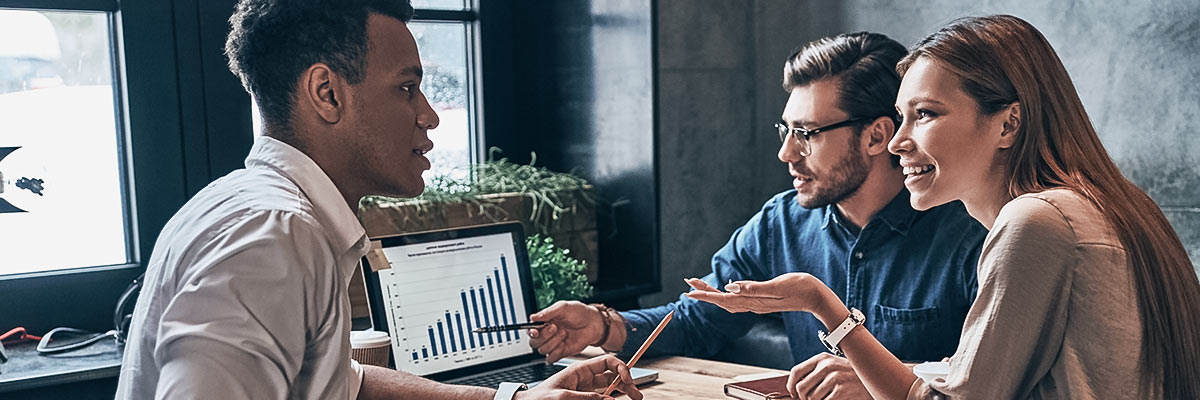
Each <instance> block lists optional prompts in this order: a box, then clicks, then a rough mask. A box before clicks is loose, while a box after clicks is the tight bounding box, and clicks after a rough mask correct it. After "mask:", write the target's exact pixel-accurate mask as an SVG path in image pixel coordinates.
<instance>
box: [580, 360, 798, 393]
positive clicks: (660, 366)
mask: <svg viewBox="0 0 1200 400" xmlns="http://www.w3.org/2000/svg"><path fill="white" fill-rule="evenodd" d="M599 350H600V349H598V348H588V349H587V350H585V351H584V352H583V354H580V357H581V358H586V357H593V356H596V355H599V354H602V353H601V352H600V351H599ZM625 361H628V360H625ZM635 367H638V368H649V369H653V370H657V371H658V380H657V381H654V382H651V383H647V384H644V385H641V386H640V387H639V388H641V390H642V394H643V395H645V396H646V399H714V400H717V399H721V400H727V399H731V397H725V391H724V387H725V384H726V383H729V382H731V381H732V379H733V377H735V376H738V375H747V374H759V373H764V372H778V373H781V374H785V373H787V371H783V370H778V369H771V368H763V367H755V366H750V365H741V364H731V363H727V362H721V361H711V360H702V359H699V358H691V357H680V356H673V357H658V358H645V359H642V360H641V361H639V362H638V364H637V365H635ZM617 398H619V399H628V398H629V397H628V396H624V395H622V396H620V397H617Z"/></svg>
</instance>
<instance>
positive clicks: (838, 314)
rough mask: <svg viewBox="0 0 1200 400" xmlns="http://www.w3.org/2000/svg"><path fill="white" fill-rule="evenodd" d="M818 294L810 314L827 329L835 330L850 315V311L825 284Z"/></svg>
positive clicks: (819, 288)
mask: <svg viewBox="0 0 1200 400" xmlns="http://www.w3.org/2000/svg"><path fill="white" fill-rule="evenodd" d="M818 293H820V295H819V296H818V298H817V301H816V302H814V304H813V309H812V310H811V311H810V312H811V313H812V314H813V316H814V317H817V319H819V320H821V323H823V324H825V329H827V330H833V329H834V328H837V327H838V325H841V324H842V321H844V320H846V317H848V316H849V315H850V309H849V308H847V307H846V304H844V303H842V299H839V298H838V297H837V295H836V294H834V293H833V291H832V290H829V288H828V287H826V286H825V285H824V284H822V285H821V286H820V287H818Z"/></svg>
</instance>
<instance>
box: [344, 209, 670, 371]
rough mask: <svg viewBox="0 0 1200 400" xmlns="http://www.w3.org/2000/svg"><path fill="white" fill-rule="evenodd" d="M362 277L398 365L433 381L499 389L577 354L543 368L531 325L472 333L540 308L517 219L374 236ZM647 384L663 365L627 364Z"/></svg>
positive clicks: (378, 324) (377, 322) (379, 327)
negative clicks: (531, 339)
mask: <svg viewBox="0 0 1200 400" xmlns="http://www.w3.org/2000/svg"><path fill="white" fill-rule="evenodd" d="M375 241H378V243H373V250H372V251H371V253H370V254H368V255H367V256H366V257H364V260H363V277H364V279H365V282H366V286H367V296H368V303H369V304H370V310H371V313H370V314H371V320H372V325H373V326H374V329H375V330H377V331H385V332H388V335H389V336H390V337H391V341H392V352H391V353H392V357H391V360H390V361H391V366H392V367H393V368H395V369H397V370H401V371H405V372H409V373H412V374H414V375H419V376H423V377H426V378H429V379H432V380H435V381H439V382H446V383H452V384H464V385H473V386H483V387H490V388H496V387H498V386H499V385H500V383H501V382H521V383H526V384H530V385H533V384H537V383H540V382H541V381H542V380H545V379H546V378H548V377H549V376H550V375H553V374H554V373H557V372H558V371H561V370H563V369H564V368H566V366H567V365H570V363H572V362H574V360H562V361H559V362H557V363H555V364H552V365H546V364H545V362H544V360H545V357H544V356H542V355H540V354H538V353H537V352H536V351H535V350H533V349H532V348H531V347H530V345H529V336H528V335H527V334H526V330H524V329H521V330H514V331H507V332H496V333H487V334H483V333H473V332H472V330H474V329H475V328H479V327H485V326H494V325H506V324H514V323H520V322H528V321H529V314H532V313H533V312H536V310H537V309H536V306H535V304H536V303H535V301H534V293H533V280H532V275H531V272H530V268H529V257H528V255H527V254H526V248H525V233H524V230H523V229H522V227H521V224H520V223H515V222H513V223H502V224H495V225H484V226H475V227H466V228H454V229H447V230H439V231H430V232H420V233H412V234H403V235H397V236H389V237H383V238H376V239H375ZM630 372H631V373H632V375H633V378H634V382H635V383H638V384H641V383H645V382H650V381H653V380H655V379H658V372H657V371H653V370H648V369H643V368H633V369H632V370H631V371H630Z"/></svg>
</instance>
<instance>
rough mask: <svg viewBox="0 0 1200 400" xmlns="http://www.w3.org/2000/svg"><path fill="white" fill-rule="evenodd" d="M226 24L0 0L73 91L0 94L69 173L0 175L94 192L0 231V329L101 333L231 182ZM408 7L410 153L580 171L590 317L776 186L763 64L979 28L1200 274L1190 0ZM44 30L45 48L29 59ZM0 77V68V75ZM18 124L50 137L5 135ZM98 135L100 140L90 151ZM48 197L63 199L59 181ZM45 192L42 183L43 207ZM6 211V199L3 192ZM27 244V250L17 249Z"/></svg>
mask: <svg viewBox="0 0 1200 400" xmlns="http://www.w3.org/2000/svg"><path fill="white" fill-rule="evenodd" d="M234 3H235V1H234V0H169V1H163V0H157V1H156V0H122V1H117V0H43V1H34V0H0V9H26V10H28V9H41V10H45V11H47V12H46V13H45V14H47V15H49V17H48V18H47V20H48V21H50V25H51V26H52V27H53V29H54V30H53V31H45V30H44V29H45V26H44V24H42V25H39V24H40V23H28V22H24V23H27V24H29V25H20V26H22V27H25V28H22V29H25V30H18V29H14V27H16V26H18V25H17V23H16V22H10V23H7V25H8V26H0V34H2V35H3V36H0V61H3V62H8V61H5V60H2V58H3V57H5V51H9V52H11V53H10V54H18V53H19V52H21V51H26V52H29V51H33V50H22V46H24V45H27V44H30V43H50V44H49V45H46V46H54V43H55V40H56V41H57V43H58V48H57V49H54V50H45V52H46V53H44V54H43V55H40V56H37V57H44V58H45V59H47V60H49V59H51V58H53V59H55V60H70V62H69V63H68V62H66V61H63V62H62V65H67V64H69V65H70V66H71V67H70V68H67V67H63V68H64V69H69V70H70V71H73V72H70V73H67V72H62V73H59V74H58V75H59V76H49V75H47V76H42V77H41V78H45V79H42V80H40V81H39V82H42V84H45V85H47V87H49V89H46V90H48V91H50V92H49V93H53V91H54V90H67V89H70V90H72V91H68V92H66V93H65V94H63V96H65V97H62V98H60V99H59V100H56V99H54V98H52V97H51V98H45V96H43V97H40V98H39V97H37V96H30V95H29V94H28V93H25V94H22V93H21V92H28V91H26V90H23V89H21V88H6V87H4V86H2V85H3V83H2V82H0V90H2V91H4V93H3V94H0V147H2V146H13V145H20V143H18V142H28V143H39V144H40V145H41V146H43V148H53V147H54V146H62V147H71V148H75V149H76V151H78V152H79V154H76V153H69V152H68V153H69V154H68V155H69V157H68V156H67V155H64V154H54V153H53V152H52V151H46V150H37V148H36V146H32V145H28V144H27V145H26V146H28V147H30V148H28V149H24V150H16V151H13V152H12V153H11V154H10V157H9V158H10V159H8V160H4V159H0V171H4V168H6V165H5V164H6V163H24V164H22V165H37V164H38V163H39V162H41V163H44V165H40V166H39V167H42V168H43V169H42V170H39V171H55V170H56V169H57V170H59V171H61V170H64V169H86V170H90V171H92V172H94V173H96V174H100V175H98V176H102V178H97V179H98V180H99V181H102V182H111V185H107V186H104V185H100V186H99V187H92V186H87V190H82V189H80V190H79V191H77V192H72V193H73V194H74V196H75V199H74V201H76V202H80V204H89V205H90V206H94V207H100V208H102V209H101V210H99V211H98V212H95V213H93V212H92V211H87V210H91V209H89V208H86V207H83V206H81V207H80V209H83V210H85V211H87V213H86V214H78V213H77V214H70V215H68V216H66V217H63V218H61V220H60V222H61V224H57V225H50V226H24V225H20V223H19V222H11V221H16V220H14V219H11V218H10V219H9V220H8V221H9V222H6V221H5V217H7V216H9V215H10V214H0V239H2V240H0V328H5V329H6V328H7V327H8V326H9V325H14V326H15V325H21V326H25V327H27V328H28V329H30V330H31V331H42V332H44V331H45V330H48V329H49V328H52V327H57V326H73V327H79V328H84V329H90V330H98V331H103V330H107V329H111V325H112V322H111V315H112V307H113V305H114V304H115V303H116V300H117V297H118V296H119V295H120V294H121V291H122V290H123V289H124V288H125V287H126V285H127V284H128V283H129V282H130V281H131V280H133V279H134V278H135V277H137V276H138V275H139V274H140V273H141V271H142V267H143V264H144V262H145V261H146V260H148V259H149V254H150V250H151V249H152V247H153V243H154V240H155V238H156V235H157V233H158V231H159V230H160V229H161V228H162V226H163V224H164V223H165V222H166V220H167V219H168V218H170V216H171V215H172V214H173V213H174V212H175V211H176V210H177V209H178V208H179V207H180V206H181V205H182V204H183V203H184V202H185V201H186V200H187V199H188V198H190V197H191V196H192V195H194V194H195V193H196V192H197V191H198V190H200V189H201V188H203V187H204V186H205V185H206V184H207V183H208V182H210V181H211V180H213V179H216V178H217V177H220V176H222V175H224V174H226V173H228V172H229V171H231V170H233V169H236V168H239V167H241V165H242V160H243V158H244V157H245V155H246V153H247V152H248V150H249V148H250V144H251V142H252V141H253V137H254V130H255V127H254V121H255V115H254V112H253V111H252V105H251V100H250V98H249V96H248V95H247V94H246V93H245V92H244V91H243V90H242V88H241V86H240V84H239V83H238V81H237V79H236V78H235V77H234V76H233V75H232V74H231V73H229V71H228V69H227V67H226V64H225V58H224V56H223V55H222V53H221V52H222V48H223V45H224V38H225V35H226V34H227V32H228V23H227V19H228V17H229V15H230V13H231V10H232V8H233V4H234ZM414 6H416V7H417V8H418V12H417V15H416V18H415V19H414V21H413V22H412V24H411V26H413V31H414V33H416V36H417V38H418V43H419V45H421V46H422V48H421V52H422V56H423V59H424V60H425V61H426V64H427V69H431V70H438V71H439V74H435V75H436V76H439V77H441V80H440V81H437V80H430V81H428V82H427V85H428V84H435V83H437V82H441V83H440V84H444V85H445V86H441V87H439V88H441V92H438V90H432V92H437V95H436V96H431V97H436V100H438V101H435V107H438V110H439V112H440V113H442V121H443V123H442V127H441V128H439V129H438V130H435V131H432V132H431V138H432V139H433V140H434V142H435V145H436V146H437V147H436V148H435V149H434V153H433V156H434V157H441V158H439V159H435V162H437V163H439V165H440V166H441V167H445V168H451V167H453V166H455V165H457V164H464V163H470V162H478V161H479V160H482V159H483V158H484V157H485V156H486V149H488V148H490V147H492V146H496V147H500V148H503V149H504V151H505V155H507V156H508V157H509V158H510V159H512V160H514V161H518V162H528V161H529V160H530V156H529V153H531V152H536V154H537V162H538V165H542V166H546V167H549V168H551V169H554V170H559V171H570V170H574V171H577V172H578V173H579V174H580V175H582V176H584V177H585V178H587V179H588V180H590V181H591V182H593V183H594V184H595V186H596V188H597V190H598V192H599V193H600V195H601V196H603V197H604V198H605V199H607V200H609V203H606V204H604V206H603V207H601V210H600V214H601V215H602V218H600V220H599V226H600V278H599V280H598V281H597V283H596V286H597V291H596V294H595V299H594V300H596V301H603V302H606V303H609V304H612V305H614V306H616V307H619V308H630V307H639V306H643V307H644V306H653V305H659V304H663V303H665V302H668V301H671V300H673V299H675V298H676V297H677V296H678V295H679V293H681V292H682V291H684V290H685V289H686V286H685V285H684V284H683V282H682V278H685V277H694V276H702V275H704V274H706V273H707V272H708V271H709V269H710V266H709V259H710V257H711V255H712V253H713V252H714V251H716V250H717V249H718V248H720V247H721V246H722V245H724V243H725V242H726V241H727V240H728V239H729V236H730V234H731V233H732V232H733V231H734V230H735V229H736V228H737V227H739V226H741V225H742V224H743V223H744V222H745V221H746V220H747V219H748V218H749V217H750V216H752V215H753V214H754V213H755V212H757V211H758V209H759V208H760V207H761V206H762V204H763V202H765V201H766V200H767V199H769V198H770V197H771V196H772V195H774V194H776V193H778V192H781V191H784V190H787V189H789V188H790V177H789V176H788V174H787V169H786V166H785V165H784V164H783V163H781V162H780V161H779V160H778V159H777V158H776V152H777V150H778V147H779V140H778V138H777V136H776V135H775V133H774V130H773V128H772V125H773V124H774V123H775V122H776V121H778V120H779V116H780V112H781V110H782V108H783V105H784V103H785V101H786V99H787V93H785V92H784V91H783V89H782V88H781V87H780V81H781V72H782V67H783V63H784V61H785V59H786V58H787V57H788V56H789V55H790V54H791V53H792V52H793V51H794V50H795V49H797V48H798V47H799V46H801V45H803V44H804V43H806V42H808V41H811V40H814V39H817V38H820V37H823V36H828V35H834V34H838V33H845V32H855V31H863V30H867V31H873V32H879V33H884V34H887V35H889V36H891V37H892V38H894V39H896V40H897V41H899V42H901V43H903V44H905V45H911V44H912V43H914V42H916V41H917V40H919V39H920V38H922V37H924V36H925V35H927V34H928V33H930V32H932V31H934V30H936V29H937V28H939V27H941V26H943V25H945V24H946V23H948V22H950V21H952V20H953V19H955V18H957V17H962V16H972V15H985V14H993V13H1005V14H1014V15H1016V16H1018V17H1021V18H1024V19H1026V20H1028V21H1029V22H1031V23H1032V24H1033V25H1035V26H1036V27H1037V28H1038V29H1040V30H1041V31H1042V32H1043V34H1044V35H1045V36H1046V37H1047V39H1049V41H1050V42H1051V43H1052V44H1053V45H1054V47H1055V49H1056V50H1057V51H1058V54H1059V56H1060V57H1061V58H1062V60H1063V62H1064V63H1065V64H1066V67H1067V70H1068V71H1069V72H1070V74H1071V77H1072V78H1073V79H1074V83H1075V86H1076V88H1077V89H1078V91H1079V94H1080V96H1081V97H1082V99H1083V102H1084V105H1085V106H1086V107H1087V110H1088V113H1089V115H1090V116H1091V118H1092V122H1093V123H1094V124H1095V126H1096V128H1097V130H1098V132H1099V133H1100V136H1101V138H1102V139H1103V141H1104V143H1105V146H1106V148H1107V150H1108V151H1109V153H1110V155H1111V156H1112V157H1113V158H1114V159H1115V160H1116V161H1117V163H1118V164H1119V166H1120V167H1121V169H1122V171H1123V172H1124V173H1125V175H1126V176H1127V177H1128V178H1129V179H1131V180H1132V181H1133V182H1134V183H1136V184H1137V185H1138V186H1140V187H1141V188H1142V189H1144V190H1145V191H1146V192H1147V193H1148V194H1149V195H1150V196H1151V197H1152V198H1153V199H1154V200H1155V201H1156V202H1157V203H1158V204H1159V206H1160V207H1161V208H1162V210H1163V211H1164V213H1165V214H1166V216H1167V218H1168V219H1169V220H1170V221H1171V223H1172V225H1173V226H1174V228H1175V230H1176V232H1177V233H1178V235H1179V237H1180V238H1181V239H1182V241H1183V243H1184V245H1185V247H1186V248H1187V249H1188V252H1189V255H1190V256H1191V258H1192V261H1193V264H1196V261H1197V260H1200V135H1197V134H1196V132H1197V131H1198V130H1200V3H1196V2H1195V1H1189V0H1168V1H1155V2H1123V1H1111V0H1109V1H1080V0H1068V1H1056V2H1042V1H1031V0H994V1H980V2H962V1H950V0H934V1H923V2H906V1H885V0H852V1H801V0H561V1H551V0H545V1H516V0H514V1H507V0H474V1H470V0H457V1H455V0H450V1H445V0H416V1H414ZM3 21H13V20H5V19H4V18H0V24H5V22H3ZM45 32H50V33H49V35H52V36H56V39H55V40H50V41H48V42H47V41H46V40H48V39H46V38H45V37H41V36H45V35H47V33H45ZM6 49H8V50H6ZM97 49H98V50H97ZM33 52H34V53H37V51H33ZM20 54H25V53H20ZM39 54H42V53H39ZM13 57H15V56H13ZM29 57H30V56H28V55H27V54H26V57H25V58H29ZM34 58H36V57H34ZM106 63H107V64H106ZM6 65H7V66H8V67H5V66H6ZM16 65H17V64H12V63H9V64H0V75H3V74H4V73H6V72H13V71H16V70H17V68H18V67H16ZM6 68H8V69H9V71H4V69H6ZM0 78H2V76H0ZM55 79H57V80H55ZM105 85H108V89H103V88H101V89H100V90H99V91H97V90H96V89H95V88H97V87H103V86H105ZM55 87H57V89H56V88H55ZM85 87H86V88H89V89H84V88H85ZM426 91H427V92H431V89H430V88H429V87H427V88H426ZM42 93H47V92H42ZM439 96H440V97H439ZM62 99H72V100H70V101H60V100H62ZM88 99H94V100H95V101H92V100H88ZM89 101H91V102H90V103H89ZM97 105H98V106H97ZM38 107H41V108H38ZM71 107H84V108H87V107H91V108H88V109H86V110H85V109H82V108H81V109H74V108H71ZM30 115H35V116H39V117H40V118H43V119H44V120H45V121H47V122H46V123H47V125H45V126H39V125H38V124H31V123H19V124H15V123H12V121H27V120H29V119H30ZM96 121H98V122H96ZM93 122H96V123H98V124H100V125H103V126H100V128H99V129H97V126H96V125H88V124H90V123H93ZM105 124H108V125H105ZM46 126H51V127H54V129H59V130H60V131H48V130H50V129H47V128H46ZM106 129H107V130H106ZM95 132H99V133H100V134H101V136H103V135H104V134H105V133H106V132H107V133H109V134H113V136H111V137H105V139H108V141H103V140H101V141H98V142H94V143H93V142H90V141H89V140H92V139H95V137H92V136H89V135H88V134H90V133H95ZM76 140H77V141H78V142H76V143H74V144H72V141H76ZM62 141H66V142H65V143H64V142H62ZM46 146H49V147H46ZM81 146H85V147H84V148H85V149H86V150H88V151H86V152H84V151H81V150H78V148H80V147H81ZM106 146H107V147H106ZM39 151H40V152H39ZM439 152H444V153H443V154H438V153H439ZM26 153H28V154H30V155H29V156H24V154H26ZM99 153H103V154H99ZM42 156H44V157H42ZM38 157H42V158H38ZM79 160H97V161H96V164H86V165H79V163H80V162H81V161H79ZM89 162H90V161H89ZM56 163H57V164H56ZM14 165H15V164H14ZM47 173H49V172H47ZM6 174H7V171H6ZM50 176H55V175H53V174H52V175H50ZM57 176H60V177H64V178H63V180H60V181H63V182H75V181H71V180H70V179H68V178H65V177H68V176H70V174H68V173H59V174H58V175H57ZM10 177H11V176H10V175H5V177H4V179H9V178H10ZM104 179H107V180H104ZM55 183H56V182H55V181H53V180H52V179H48V180H47V184H46V190H51V188H53V186H52V185H53V184H55ZM77 183H79V184H80V185H82V184H83V178H79V180H78V182H77ZM18 193H23V192H18ZM5 196H7V197H9V198H10V199H12V200H13V201H14V202H15V201H17V200H19V199H20V198H18V197H14V196H17V194H14V193H13V192H11V191H10V192H8V193H4V194H0V197H5ZM616 199H620V200H621V201H617V202H613V201H612V200H616ZM27 201H30V200H27ZM26 204H32V207H38V204H40V203H38V202H37V201H31V202H30V203H26ZM47 207H50V206H47ZM50 209H54V208H50ZM97 220H100V221H101V222H102V223H103V224H104V226H103V227H99V228H96V230H95V231H94V232H99V233H95V234H92V233H89V232H93V231H90V230H87V229H84V228H81V227H79V226H77V225H78V224H89V223H91V222H94V221H97ZM88 229H90V228H88ZM106 229H107V230H106ZM103 232H110V234H109V235H107V236H104V235H103ZM113 232H115V233H113ZM118 239H120V240H118ZM26 242H31V243H35V244H36V245H37V246H44V247H39V248H37V249H34V250H30V248H29V247H27V245H24V244H22V245H19V246H18V245H17V244H16V243H26ZM98 253H103V254H105V255H104V256H97V255H95V254H98ZM48 257H61V259H62V261H61V262H55V263H51V262H46V261H45V260H46V259H48ZM72 257H73V258H72ZM31 260H32V261H31ZM18 264H20V265H22V267H20V268H18V267H16V265H18ZM64 265H67V266H70V268H63V267H61V266H64ZM56 266H57V267H58V268H54V267H56ZM2 378H3V375H0V379H2ZM115 385H116V378H115V377H113V376H108V377H100V378H96V379H88V380H83V381H79V382H75V383H69V384H64V385H55V386H46V387H40V388H35V389H29V390H25V391H20V392H13V393H9V394H0V397H3V398H9V396H10V395H11V396H13V397H14V398H55V397H59V396H69V397H72V398H105V397H108V398H111V396H112V393H113V390H114V388H115Z"/></svg>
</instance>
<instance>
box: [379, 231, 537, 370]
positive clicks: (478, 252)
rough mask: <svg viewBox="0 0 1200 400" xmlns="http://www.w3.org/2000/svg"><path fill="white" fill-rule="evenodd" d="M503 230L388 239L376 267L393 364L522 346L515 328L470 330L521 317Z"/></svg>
mask: <svg viewBox="0 0 1200 400" xmlns="http://www.w3.org/2000/svg"><path fill="white" fill-rule="evenodd" d="M512 246H513V244H512V240H511V238H510V237H509V236H508V235H507V234H504V235H495V236H484V237H477V238H467V239H456V240H448V241H443V242H433V243H424V244H420V245H412V246H401V247H392V248H388V249H385V253H386V255H387V258H388V260H389V262H390V263H391V266H392V268H391V269H386V270H382V271H379V280H380V284H381V286H382V289H383V291H382V292H383V296H384V297H385V298H386V302H387V303H388V304H387V307H386V308H385V309H386V310H387V314H388V315H387V318H388V325H389V331H390V332H392V335H391V336H392V345H393V347H392V350H393V354H394V355H395V361H396V367H397V369H401V370H405V371H409V372H413V373H416V374H422V373H429V372H435V371H440V370H444V369H446V368H452V367H461V366H466V365H472V364H474V363H477V362H482V360H484V359H495V357H493V356H500V357H503V356H509V355H519V354H523V353H528V352H530V351H531V350H530V347H529V344H528V341H527V338H526V335H525V333H524V332H522V331H506V332H496V333H486V334H484V333H472V332H471V330H472V329H475V328H478V327H483V326H491V325H500V324H511V323H517V322H526V321H528V317H527V316H528V313H527V310H526V309H525V304H524V301H523V299H524V294H523V292H522V288H521V280H520V274H519V271H518V270H517V268H516V265H514V264H513V263H514V260H513V254H514V253H513V247H512Z"/></svg>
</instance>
